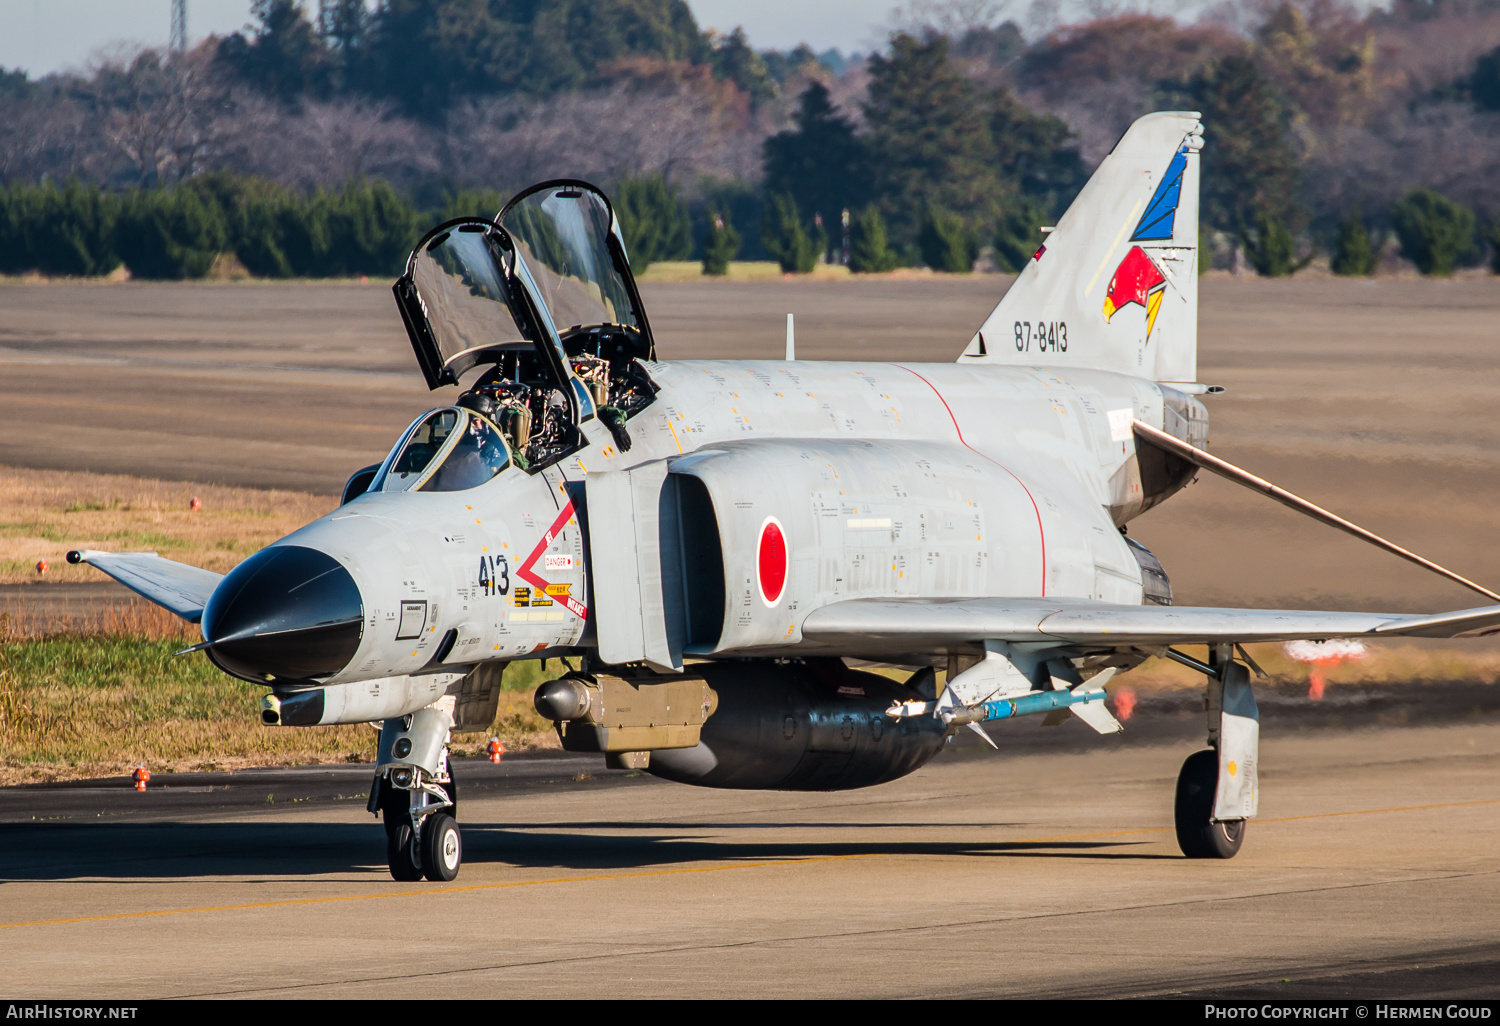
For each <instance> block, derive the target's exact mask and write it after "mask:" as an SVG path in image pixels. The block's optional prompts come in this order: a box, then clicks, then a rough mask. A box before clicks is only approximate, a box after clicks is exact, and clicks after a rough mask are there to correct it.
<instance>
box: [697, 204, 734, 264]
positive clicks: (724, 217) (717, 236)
mask: <svg viewBox="0 0 1500 1026" xmlns="http://www.w3.org/2000/svg"><path fill="white" fill-rule="evenodd" d="M739 251H740V233H739V232H737V231H735V230H734V224H733V223H732V222H731V221H730V220H729V215H728V214H726V213H723V212H722V211H719V210H711V211H709V214H708V236H707V237H706V238H705V239H704V240H703V273H704V274H712V275H723V274H727V273H728V272H729V262H730V261H731V260H733V259H734V258H735V256H736V255H737V254H738V253H739Z"/></svg>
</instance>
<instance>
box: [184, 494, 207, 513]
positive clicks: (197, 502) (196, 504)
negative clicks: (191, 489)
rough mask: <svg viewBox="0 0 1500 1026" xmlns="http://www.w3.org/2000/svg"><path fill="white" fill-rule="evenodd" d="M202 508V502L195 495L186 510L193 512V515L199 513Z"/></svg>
mask: <svg viewBox="0 0 1500 1026" xmlns="http://www.w3.org/2000/svg"><path fill="white" fill-rule="evenodd" d="M202 508H203V500H202V499H200V498H198V496H196V495H195V496H193V501H192V502H190V503H188V509H190V510H192V511H193V512H194V513H196V512H198V511H199V510H200V509H202Z"/></svg>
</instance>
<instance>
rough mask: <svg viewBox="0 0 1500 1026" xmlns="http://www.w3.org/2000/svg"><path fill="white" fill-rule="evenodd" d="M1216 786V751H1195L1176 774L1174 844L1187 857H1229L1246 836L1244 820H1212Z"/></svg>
mask: <svg viewBox="0 0 1500 1026" xmlns="http://www.w3.org/2000/svg"><path fill="white" fill-rule="evenodd" d="M1218 789H1219V753H1218V752H1216V751H1214V750H1213V749H1212V748H1206V749H1204V750H1203V751H1201V752H1194V753H1193V754H1192V755H1189V756H1188V757H1187V761H1186V762H1184V763H1183V764H1182V772H1181V773H1179V774H1177V805H1176V816H1175V818H1176V820H1177V846H1178V847H1179V848H1181V849H1182V853H1183V854H1184V855H1186V856H1187V857H1188V858H1190V859H1232V858H1234V856H1235V853H1236V852H1238V851H1239V850H1240V845H1241V844H1243V843H1244V840H1245V821H1244V820H1243V819H1229V820H1218V821H1215V820H1214V818H1213V814H1214V795H1215V794H1217V792H1218Z"/></svg>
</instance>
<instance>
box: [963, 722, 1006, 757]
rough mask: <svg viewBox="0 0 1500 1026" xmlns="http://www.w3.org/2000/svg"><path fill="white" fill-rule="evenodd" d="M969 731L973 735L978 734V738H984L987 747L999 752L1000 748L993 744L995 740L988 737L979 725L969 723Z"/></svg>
mask: <svg viewBox="0 0 1500 1026" xmlns="http://www.w3.org/2000/svg"><path fill="white" fill-rule="evenodd" d="M969 729H970V730H972V731H973V732H974V733H976V734H978V735H979V736H980V737H982V738H984V743H985V744H987V745H989V746H990V747H991V748H993V749H994V750H995V751H997V752H998V751H999V750H1000V746H999V745H997V744H995V739H994V738H992V737H990V735H989V734H988V733H987V732H986V731H985V729H984V728H983V727H981V726H980V725H979V724H977V723H973V722H971V723H970V724H969Z"/></svg>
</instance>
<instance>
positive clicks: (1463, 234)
mask: <svg viewBox="0 0 1500 1026" xmlns="http://www.w3.org/2000/svg"><path fill="white" fill-rule="evenodd" d="M1391 223H1392V225H1393V226H1394V227H1395V229H1396V238H1397V239H1399V240H1400V241H1401V255H1402V256H1404V257H1406V259H1408V260H1410V261H1411V262H1412V263H1414V264H1416V265H1417V270H1419V271H1421V272H1422V273H1423V274H1428V275H1434V276H1436V277H1440V278H1446V277H1448V276H1449V275H1450V274H1452V273H1453V269H1454V268H1455V267H1457V266H1458V265H1460V264H1463V263H1468V262H1470V261H1472V260H1474V259H1475V258H1477V257H1478V255H1479V253H1478V248H1479V247H1478V243H1477V240H1476V238H1475V233H1474V211H1472V210H1470V209H1469V208H1468V207H1466V206H1463V205H1461V204H1458V203H1455V202H1453V201H1452V200H1450V199H1448V198H1447V197H1446V196H1442V195H1439V194H1438V193H1436V192H1434V191H1433V190H1431V189H1413V190H1412V191H1411V192H1409V193H1407V194H1406V195H1405V196H1404V197H1402V198H1401V199H1400V200H1399V201H1397V203H1396V204H1395V206H1393V207H1391Z"/></svg>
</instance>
